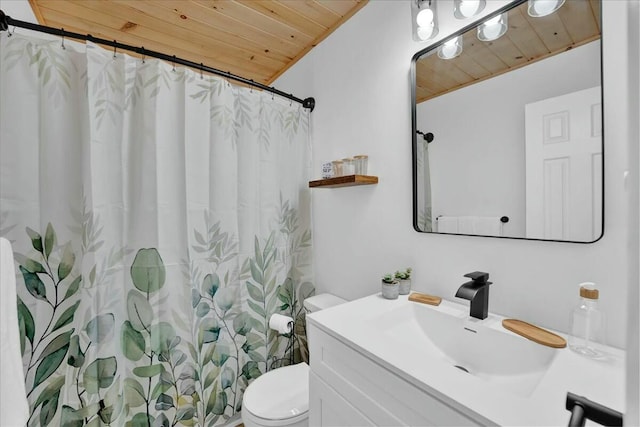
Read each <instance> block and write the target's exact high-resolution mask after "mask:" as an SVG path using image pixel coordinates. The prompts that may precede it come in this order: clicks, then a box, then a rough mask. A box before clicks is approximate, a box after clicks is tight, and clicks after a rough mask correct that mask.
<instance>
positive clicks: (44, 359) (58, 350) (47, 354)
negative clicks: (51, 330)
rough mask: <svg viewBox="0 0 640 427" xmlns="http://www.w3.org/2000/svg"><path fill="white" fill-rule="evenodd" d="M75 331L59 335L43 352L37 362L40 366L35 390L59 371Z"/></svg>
mask: <svg viewBox="0 0 640 427" xmlns="http://www.w3.org/2000/svg"><path fill="white" fill-rule="evenodd" d="M73 331H74V329H71V330H70V331H68V332H65V333H63V334H60V335H58V336H57V337H55V338H54V339H53V340H51V342H49V344H47V346H46V347H45V348H44V350H42V353H40V356H39V357H38V360H37V362H40V364H39V365H38V368H37V369H36V374H35V377H34V380H33V384H34V385H33V388H36V387H37V386H38V385H39V384H41V383H42V382H43V381H44V380H46V379H47V378H49V377H50V376H51V374H53V373H54V372H55V370H56V369H58V366H60V363H62V360H64V356H65V355H66V353H67V350H68V349H69V339H70V338H71V334H72V333H73Z"/></svg>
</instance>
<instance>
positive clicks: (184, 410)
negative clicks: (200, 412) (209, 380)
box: [176, 406, 196, 421]
mask: <svg viewBox="0 0 640 427" xmlns="http://www.w3.org/2000/svg"><path fill="white" fill-rule="evenodd" d="M195 414H196V409H195V408H194V407H193V406H182V407H181V408H180V409H178V411H177V412H176V420H178V421H185V420H190V419H191V418H193V417H194V415H195Z"/></svg>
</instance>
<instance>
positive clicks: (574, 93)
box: [411, 0, 604, 243]
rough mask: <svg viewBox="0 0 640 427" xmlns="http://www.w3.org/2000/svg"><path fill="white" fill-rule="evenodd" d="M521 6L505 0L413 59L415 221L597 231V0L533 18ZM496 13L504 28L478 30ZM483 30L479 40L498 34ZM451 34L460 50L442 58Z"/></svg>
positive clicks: (456, 226) (481, 230) (479, 231)
mask: <svg viewBox="0 0 640 427" xmlns="http://www.w3.org/2000/svg"><path fill="white" fill-rule="evenodd" d="M527 6H528V4H527V2H526V1H516V2H514V3H511V4H509V5H508V6H506V7H505V8H503V9H500V10H498V11H496V12H495V13H492V14H490V15H488V16H487V17H484V18H482V21H480V22H476V23H475V24H473V25H471V26H469V27H467V28H464V29H463V30H462V31H461V32H460V33H457V34H454V35H452V36H451V37H449V38H448V39H445V40H443V41H442V42H440V43H438V44H436V45H434V46H431V47H429V48H427V49H425V50H423V51H420V52H418V53H417V54H416V55H415V56H414V57H413V60H412V66H411V77H412V84H413V85H412V111H413V120H412V125H413V225H414V228H415V229H416V230H417V231H420V232H430V233H445V234H463V235H477V236H491V237H507V238H517V239H534V240H552V241H569V242H581V243H589V242H595V241H596V240H598V239H599V238H600V237H601V236H602V233H603V210H604V205H603V153H602V152H603V139H602V107H601V105H602V72H601V70H602V65H601V64H602V55H601V43H600V39H601V24H600V22H601V20H600V15H601V9H600V0H572V1H566V2H565V3H564V5H563V6H562V7H561V8H560V9H558V10H557V11H555V12H554V13H552V14H551V15H547V16H545V17H532V16H529V14H528V12H527ZM443 9H444V8H441V9H440V10H439V13H448V11H445V10H443ZM499 16H506V17H507V25H506V27H505V28H506V29H507V31H506V33H505V34H504V35H502V36H500V37H499V38H497V39H495V40H492V41H481V40H479V38H478V34H479V31H478V27H479V26H480V25H481V24H482V23H483V22H487V21H489V20H492V18H495V19H493V20H492V22H496V21H498V17H499ZM489 30H490V31H487V28H483V29H482V31H483V34H484V38H487V37H486V36H487V34H489V36H496V35H498V34H499V27H494V28H489ZM458 36H461V37H460V39H461V43H462V53H460V54H459V55H458V56H456V57H454V58H453V59H443V58H442V57H446V54H447V53H449V54H451V53H454V52H455V50H456V49H455V47H452V46H453V43H454V42H453V41H454V40H456V38H457V37H458ZM460 39H458V40H460ZM443 52H444V54H443ZM454 54H455V53H454Z"/></svg>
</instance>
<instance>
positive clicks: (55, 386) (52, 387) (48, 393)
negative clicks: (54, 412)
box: [33, 375, 65, 409]
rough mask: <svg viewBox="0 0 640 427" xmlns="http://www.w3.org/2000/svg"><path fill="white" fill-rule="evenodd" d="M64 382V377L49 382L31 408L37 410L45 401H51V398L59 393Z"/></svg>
mask: <svg viewBox="0 0 640 427" xmlns="http://www.w3.org/2000/svg"><path fill="white" fill-rule="evenodd" d="M64 382H65V378H64V375H60V376H58V377H55V378H54V379H52V380H51V381H49V384H47V386H46V387H45V388H44V389H43V390H42V391H41V392H40V394H39V395H38V398H37V399H36V401H35V402H34V403H33V408H34V409H35V408H37V407H38V406H39V405H40V404H42V402H44V401H46V400H51V399H52V398H53V396H55V395H56V394H57V393H58V392H59V391H60V389H61V388H62V386H63V385H64Z"/></svg>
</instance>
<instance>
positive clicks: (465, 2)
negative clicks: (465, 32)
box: [453, 0, 486, 19]
mask: <svg viewBox="0 0 640 427" xmlns="http://www.w3.org/2000/svg"><path fill="white" fill-rule="evenodd" d="M485 5H486V1H485V0H454V2H453V16H455V17H456V18H458V19H466V18H471V17H472V16H476V15H477V14H479V13H480V12H482V9H484V6H485Z"/></svg>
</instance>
